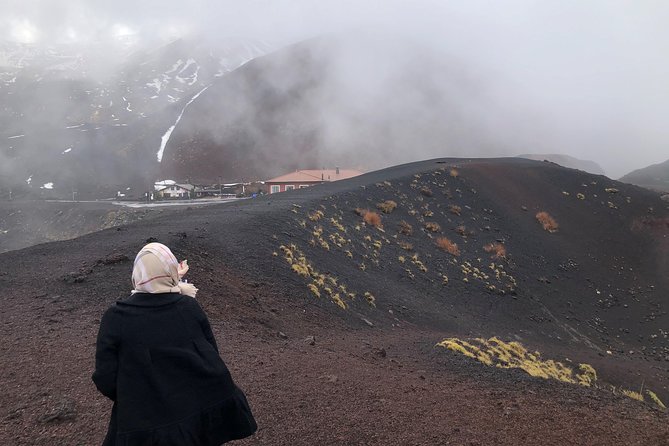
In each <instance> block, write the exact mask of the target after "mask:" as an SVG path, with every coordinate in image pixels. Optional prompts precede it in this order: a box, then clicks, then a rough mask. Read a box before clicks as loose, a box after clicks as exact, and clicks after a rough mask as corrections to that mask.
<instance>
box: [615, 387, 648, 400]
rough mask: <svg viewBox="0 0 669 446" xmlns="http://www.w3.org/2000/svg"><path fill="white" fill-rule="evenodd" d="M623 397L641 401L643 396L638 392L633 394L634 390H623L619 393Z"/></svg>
mask: <svg viewBox="0 0 669 446" xmlns="http://www.w3.org/2000/svg"><path fill="white" fill-rule="evenodd" d="M620 392H621V393H622V394H623V395H625V396H626V397H628V398H632V399H633V400H637V401H643V395H642V394H641V393H640V392H635V391H634V390H627V389H623V390H621V391H620Z"/></svg>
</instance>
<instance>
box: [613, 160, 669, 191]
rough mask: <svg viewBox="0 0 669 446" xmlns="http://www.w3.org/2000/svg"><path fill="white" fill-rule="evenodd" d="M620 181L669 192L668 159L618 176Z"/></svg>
mask: <svg viewBox="0 0 669 446" xmlns="http://www.w3.org/2000/svg"><path fill="white" fill-rule="evenodd" d="M620 181H622V182H623V183H630V184H636V185H637V186H641V187H645V188H648V189H652V190H657V191H660V192H664V193H669V160H667V161H665V162H663V163H658V164H653V165H651V166H648V167H644V168H643V169H637V170H635V171H632V172H630V173H628V174H627V175H625V176H623V177H622V178H620Z"/></svg>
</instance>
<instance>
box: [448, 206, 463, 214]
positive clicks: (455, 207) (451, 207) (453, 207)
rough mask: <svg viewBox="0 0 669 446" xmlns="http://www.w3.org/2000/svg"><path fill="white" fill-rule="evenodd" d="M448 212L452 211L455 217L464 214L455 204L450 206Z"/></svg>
mask: <svg viewBox="0 0 669 446" xmlns="http://www.w3.org/2000/svg"><path fill="white" fill-rule="evenodd" d="M448 210H449V211H451V214H455V215H460V213H461V212H462V208H461V207H460V206H458V205H455V204H452V205H450V206H449V208H448Z"/></svg>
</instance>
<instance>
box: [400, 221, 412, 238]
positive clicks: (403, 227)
mask: <svg viewBox="0 0 669 446" xmlns="http://www.w3.org/2000/svg"><path fill="white" fill-rule="evenodd" d="M398 226H399V228H400V229H399V231H400V234H404V235H411V234H413V227H412V226H411V225H410V224H409V223H407V222H405V221H404V220H402V221H401V222H400V224H399V225H398Z"/></svg>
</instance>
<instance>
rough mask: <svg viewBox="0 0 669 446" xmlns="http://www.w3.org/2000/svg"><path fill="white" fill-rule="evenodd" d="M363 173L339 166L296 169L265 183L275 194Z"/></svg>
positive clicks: (270, 191) (271, 192)
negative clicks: (333, 167)
mask: <svg viewBox="0 0 669 446" xmlns="http://www.w3.org/2000/svg"><path fill="white" fill-rule="evenodd" d="M362 174H363V172H360V171H359V170H354V169H340V168H339V167H337V168H335V169H314V170H296V171H295V172H291V173H288V174H286V175H281V176H280V177H276V178H272V179H271V180H267V181H265V184H266V185H267V186H268V188H269V193H270V194H275V193H277V192H285V191H288V190H293V189H303V188H305V187H309V186H314V185H316V184H322V183H326V182H329V181H338V180H346V179H348V178H353V177H357V176H358V175H362Z"/></svg>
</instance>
